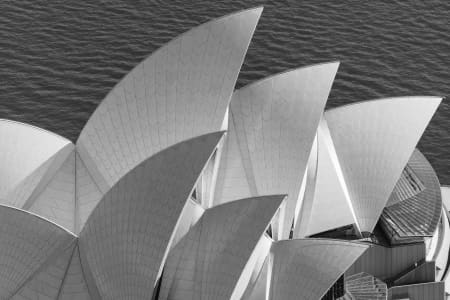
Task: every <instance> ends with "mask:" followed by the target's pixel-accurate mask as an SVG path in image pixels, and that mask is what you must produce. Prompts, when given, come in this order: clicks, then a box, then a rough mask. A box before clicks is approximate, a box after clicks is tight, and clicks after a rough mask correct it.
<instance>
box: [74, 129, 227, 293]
mask: <svg viewBox="0 0 450 300" xmlns="http://www.w3.org/2000/svg"><path fill="white" fill-rule="evenodd" d="M222 136H223V133H222V132H216V133H211V134H207V135H204V136H200V137H197V138H194V139H191V140H188V141H185V142H182V143H179V144H176V145H174V146H172V147H170V148H167V149H166V150H163V151H162V152H160V153H158V154H156V155H154V156H152V157H151V158H149V159H148V160H146V161H144V162H143V163H141V164H140V165H139V166H137V167H136V168H134V169H133V170H132V171H131V172H129V173H128V174H127V175H125V176H124V177H123V178H122V179H121V180H120V181H119V182H117V184H116V185H114V187H112V188H111V190H110V191H109V192H108V193H107V194H105V196H104V197H103V199H102V201H101V202H100V203H99V205H98V206H97V207H96V208H95V209H94V211H93V213H92V214H91V216H90V217H89V219H88V221H87V223H86V226H85V228H84V229H83V231H82V232H81V234H80V249H81V251H82V252H84V253H85V256H86V262H87V263H88V264H89V268H90V270H91V271H92V275H93V277H94V280H95V282H96V284H97V287H98V289H99V292H100V295H101V297H102V298H105V299H130V298H131V299H149V298H151V297H152V292H153V287H154V285H155V284H156V281H157V279H158V276H159V275H160V274H161V271H162V266H163V264H164V261H165V257H166V255H167V251H168V249H169V247H170V243H171V240H172V238H173V235H174V231H175V230H176V225H177V223H178V220H179V216H180V214H181V211H182V209H183V207H184V206H185V203H186V201H187V199H188V197H189V196H190V194H191V193H192V190H193V188H194V186H195V183H196V181H197V179H198V178H199V176H200V174H201V172H202V170H203V168H204V166H205V165H206V163H207V162H208V160H209V158H210V157H211V155H212V153H213V151H214V148H215V147H216V146H217V144H218V142H219V141H220V139H221V137H222Z"/></svg>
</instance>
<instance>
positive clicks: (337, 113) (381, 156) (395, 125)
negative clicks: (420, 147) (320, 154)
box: [325, 97, 441, 232]
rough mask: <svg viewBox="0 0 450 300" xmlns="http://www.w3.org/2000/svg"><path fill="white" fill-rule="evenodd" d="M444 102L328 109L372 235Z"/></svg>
mask: <svg viewBox="0 0 450 300" xmlns="http://www.w3.org/2000/svg"><path fill="white" fill-rule="evenodd" d="M440 102H441V99H440V98H436V97H402V98H387V99H381V100H375V101H367V102H362V103H356V104H353V105H347V106H343V107H338V108H335V109H331V110H328V111H327V112H326V113H325V119H326V120H327V122H328V127H329V129H330V133H331V137H332V139H333V142H334V145H335V148H336V153H337V156H338V159H339V162H340V165H341V167H342V171H343V174H344V179H345V182H346V183H347V187H348V190H349V194H350V199H351V201H352V204H353V208H354V210H355V214H356V218H357V220H358V223H359V226H360V230H361V231H369V232H371V231H372V230H373V228H374V227H375V224H376V223H377V221H378V218H379V217H380V215H381V212H382V210H383V208H384V207H385V205H386V203H387V201H388V199H389V195H390V194H391V192H392V190H393V189H394V186H395V184H396V182H397V180H398V179H399V178H400V174H401V173H402V170H403V168H404V167H405V165H406V163H407V162H408V159H409V157H410V156H411V154H412V152H413V150H414V148H415V147H416V144H417V142H418V141H419V138H420V137H421V135H422V133H423V131H424V130H425V128H426V126H427V125H428V122H429V121H430V119H431V117H432V116H433V114H434V112H435V110H436V108H437V107H438V105H439V104H440Z"/></svg>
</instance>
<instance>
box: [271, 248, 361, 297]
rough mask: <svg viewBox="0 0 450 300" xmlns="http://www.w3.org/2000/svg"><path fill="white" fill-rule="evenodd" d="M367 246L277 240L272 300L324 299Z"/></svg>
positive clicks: (274, 253)
mask: <svg viewBox="0 0 450 300" xmlns="http://www.w3.org/2000/svg"><path fill="white" fill-rule="evenodd" d="M367 248H368V246H366V245H363V244H359V243H354V242H348V241H341V240H327V239H300V240H284V241H279V242H275V243H274V244H273V245H272V250H271V251H272V255H273V263H272V277H271V278H272V279H271V287H270V299H273V300H275V299H286V300H290V299H305V300H306V299H321V297H323V295H324V294H325V293H326V292H327V291H328V289H329V288H330V287H331V286H332V285H333V284H334V282H336V280H337V279H338V278H339V277H340V276H341V275H342V274H343V273H344V272H345V271H346V270H347V269H348V268H349V267H350V266H351V265H352V264H353V263H354V262H355V260H356V259H358V257H359V256H361V255H362V254H363V253H364V251H366V249H367Z"/></svg>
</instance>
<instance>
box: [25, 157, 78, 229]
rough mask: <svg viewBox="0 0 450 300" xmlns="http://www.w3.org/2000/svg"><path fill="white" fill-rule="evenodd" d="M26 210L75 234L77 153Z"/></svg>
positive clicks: (65, 163) (68, 159)
mask: <svg viewBox="0 0 450 300" xmlns="http://www.w3.org/2000/svg"><path fill="white" fill-rule="evenodd" d="M24 209H27V210H28V211H31V212H33V213H35V214H38V215H40V216H42V217H45V218H47V219H49V220H51V221H53V222H55V223H57V224H58V225H61V226H63V227H64V228H66V229H68V230H70V231H72V232H75V231H74V229H75V228H74V225H75V220H74V219H75V152H72V153H71V154H70V155H69V157H68V158H67V159H66V161H65V162H64V163H63V165H62V166H61V168H60V169H59V170H58V171H57V172H56V173H55V174H54V175H53V178H52V179H51V180H50V182H49V183H47V185H46V186H45V188H44V189H43V191H42V192H41V193H40V195H39V196H38V197H37V198H36V199H35V200H34V202H33V203H32V204H31V206H30V207H24Z"/></svg>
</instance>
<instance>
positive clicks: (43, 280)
mask: <svg viewBox="0 0 450 300" xmlns="http://www.w3.org/2000/svg"><path fill="white" fill-rule="evenodd" d="M75 246H76V243H73V245H71V246H70V247H68V248H67V249H65V250H63V251H61V253H59V254H56V255H55V257H54V258H53V259H51V258H50V260H51V261H49V262H47V263H46V264H44V266H42V267H41V268H40V269H41V270H39V271H38V272H37V273H36V274H34V275H33V276H32V277H31V278H30V279H28V281H27V282H26V283H25V285H24V286H23V287H22V288H21V289H20V290H19V291H18V292H17V293H16V294H15V295H14V296H13V297H12V298H11V299H12V300H34V299H38V300H41V299H42V300H44V299H48V300H56V299H59V298H58V295H59V290H60V287H61V284H62V283H63V280H64V277H65V275H66V270H67V268H68V266H69V263H70V260H71V257H72V253H73V250H74V248H75Z"/></svg>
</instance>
